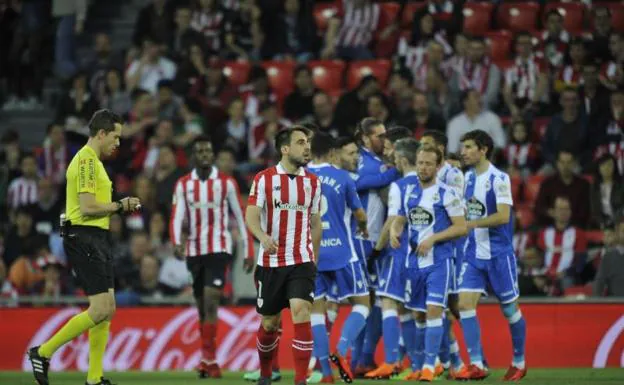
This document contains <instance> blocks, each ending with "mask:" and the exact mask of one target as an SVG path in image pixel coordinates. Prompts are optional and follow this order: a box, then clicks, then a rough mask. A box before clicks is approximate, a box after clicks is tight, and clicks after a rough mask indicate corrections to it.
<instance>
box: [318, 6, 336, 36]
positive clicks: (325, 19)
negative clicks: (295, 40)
mask: <svg viewBox="0 0 624 385" xmlns="http://www.w3.org/2000/svg"><path fill="white" fill-rule="evenodd" d="M337 12H338V4H337V3H332V2H329V3H317V4H314V11H313V13H314V20H315V21H316V28H318V30H319V32H323V31H325V30H326V29H327V23H329V19H331V18H332V17H334V15H336V13H337Z"/></svg>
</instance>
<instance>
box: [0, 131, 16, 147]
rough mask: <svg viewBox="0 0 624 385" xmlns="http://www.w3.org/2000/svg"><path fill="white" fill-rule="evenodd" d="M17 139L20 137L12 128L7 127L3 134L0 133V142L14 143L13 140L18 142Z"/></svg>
mask: <svg viewBox="0 0 624 385" xmlns="http://www.w3.org/2000/svg"><path fill="white" fill-rule="evenodd" d="M19 139H20V136H19V133H18V132H17V131H16V130H14V129H12V128H9V129H8V130H6V131H5V132H4V134H2V137H1V138H0V143H2V144H8V143H15V142H19Z"/></svg>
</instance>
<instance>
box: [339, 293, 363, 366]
mask: <svg viewBox="0 0 624 385" xmlns="http://www.w3.org/2000/svg"><path fill="white" fill-rule="evenodd" d="M369 312H370V310H368V307H366V306H364V305H355V306H353V309H351V314H349V317H347V320H346V321H345V323H344V325H342V334H341V335H340V341H338V348H337V350H338V354H340V355H341V356H343V357H346V356H347V350H349V347H351V345H352V344H353V343H354V342H355V340H356V339H357V338H358V336H359V335H360V334H361V331H362V329H364V326H366V318H368V313H369Z"/></svg>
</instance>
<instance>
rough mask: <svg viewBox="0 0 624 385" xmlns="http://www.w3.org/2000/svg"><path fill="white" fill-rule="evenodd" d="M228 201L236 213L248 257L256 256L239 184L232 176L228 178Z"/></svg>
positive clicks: (237, 223) (235, 216)
mask: <svg viewBox="0 0 624 385" xmlns="http://www.w3.org/2000/svg"><path fill="white" fill-rule="evenodd" d="M226 197H227V201H228V205H229V206H230V210H231V211H232V213H233V214H234V218H235V219H236V225H237V226H238V232H239V233H240V236H241V239H242V240H243V247H244V249H245V250H246V252H247V255H246V257H247V258H253V257H254V249H253V239H252V238H251V233H250V232H249V230H247V226H246V225H245V215H244V214H243V205H242V202H241V200H240V192H239V190H238V184H237V183H236V181H235V180H234V179H232V178H228V179H227V196H226Z"/></svg>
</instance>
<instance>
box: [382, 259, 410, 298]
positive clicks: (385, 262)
mask: <svg viewBox="0 0 624 385" xmlns="http://www.w3.org/2000/svg"><path fill="white" fill-rule="evenodd" d="M395 254H396V253H392V252H390V253H388V254H386V255H385V256H384V257H380V258H379V268H380V269H379V280H378V286H377V291H376V294H377V296H379V297H387V298H391V299H394V300H397V301H400V302H404V301H405V270H406V269H405V257H401V256H398V255H395Z"/></svg>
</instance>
